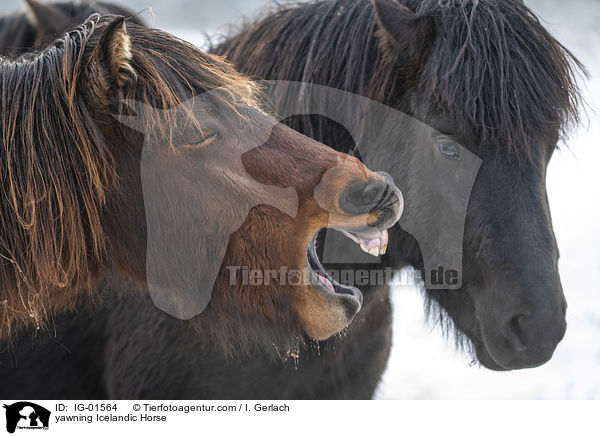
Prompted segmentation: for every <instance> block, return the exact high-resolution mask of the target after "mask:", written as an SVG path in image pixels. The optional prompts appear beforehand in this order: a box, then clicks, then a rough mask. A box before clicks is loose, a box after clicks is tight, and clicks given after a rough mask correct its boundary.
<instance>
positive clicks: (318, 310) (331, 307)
mask: <svg viewBox="0 0 600 436" xmlns="http://www.w3.org/2000/svg"><path fill="white" fill-rule="evenodd" d="M305 267H306V269H307V271H308V273H309V277H308V279H309V280H308V282H309V284H308V285H307V286H306V288H305V290H306V292H305V293H303V294H304V296H303V298H302V301H301V305H300V310H299V315H300V318H301V321H302V324H303V328H304V330H305V332H306V334H307V335H308V336H309V337H311V338H312V339H316V340H325V339H328V338H330V337H331V336H333V335H335V334H336V333H339V332H340V331H342V330H343V329H344V328H346V327H347V326H348V324H350V323H351V322H352V320H353V319H354V317H355V316H356V314H357V313H358V312H359V311H360V309H361V307H362V303H363V296H362V293H361V292H360V291H359V290H358V289H357V288H355V287H353V286H345V285H342V284H341V283H339V282H337V281H335V280H334V279H333V278H332V277H331V276H330V275H329V274H327V272H326V271H325V268H324V267H323V265H322V264H321V261H320V260H319V258H318V256H317V253H316V249H315V238H313V239H312V241H311V242H310V244H309V246H308V248H307V250H306V265H305Z"/></svg>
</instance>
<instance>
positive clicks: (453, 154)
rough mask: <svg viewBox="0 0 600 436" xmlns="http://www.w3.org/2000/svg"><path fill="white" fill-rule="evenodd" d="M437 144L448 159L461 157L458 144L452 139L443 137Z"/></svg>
mask: <svg viewBox="0 0 600 436" xmlns="http://www.w3.org/2000/svg"><path fill="white" fill-rule="evenodd" d="M436 144H437V148H438V150H439V152H440V153H441V154H442V156H444V157H445V158H446V159H453V160H457V159H459V158H460V153H459V152H458V145H457V144H456V142H454V141H452V140H451V139H449V138H441V139H438V140H437V141H436Z"/></svg>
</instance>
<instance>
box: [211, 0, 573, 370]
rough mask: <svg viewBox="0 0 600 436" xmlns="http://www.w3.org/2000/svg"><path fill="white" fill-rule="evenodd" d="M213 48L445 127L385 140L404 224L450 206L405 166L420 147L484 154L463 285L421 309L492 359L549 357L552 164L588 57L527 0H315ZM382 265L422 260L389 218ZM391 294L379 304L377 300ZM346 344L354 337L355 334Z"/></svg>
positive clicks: (275, 76) (259, 70)
mask: <svg viewBox="0 0 600 436" xmlns="http://www.w3.org/2000/svg"><path fill="white" fill-rule="evenodd" d="M214 51H215V52H217V53H218V54H222V55H225V56H226V57H228V58H229V59H230V60H231V61H232V62H233V63H234V64H235V65H236V66H237V67H238V68H239V69H240V70H241V71H242V72H245V73H247V74H250V75H252V76H256V77H260V78H264V79H268V80H288V81H302V82H310V83H316V84H320V85H326V86H329V87H333V88H339V89H342V90H345V91H349V92H353V93H356V94H360V95H363V96H366V97H368V98H371V99H374V100H376V101H379V102H382V103H385V104H387V105H389V106H392V107H394V108H396V109H399V110H401V111H403V112H404V113H407V114H409V115H411V116H413V117H415V118H417V119H420V120H422V121H423V122H425V123H426V124H428V125H429V126H432V127H433V128H434V129H435V130H436V131H439V132H441V134H440V135H439V136H437V137H433V138H423V137H418V136H414V137H410V136H409V137H406V138H405V139H404V140H403V139H401V138H398V140H397V141H396V142H394V143H392V144H390V147H394V149H393V152H394V154H395V159H394V162H397V164H396V165H397V170H396V171H393V172H391V173H392V176H394V177H395V178H396V180H397V183H398V185H399V186H400V188H401V189H402V190H403V192H404V193H405V195H406V204H407V212H406V214H405V215H404V217H403V219H401V220H400V226H402V224H403V223H404V222H406V220H408V219H409V218H411V214H413V215H412V221H413V222H419V220H420V222H422V223H423V224H422V227H423V230H425V231H427V227H425V226H427V225H428V222H429V219H428V218H429V215H432V214H442V215H443V214H445V213H447V212H446V211H445V210H439V209H437V208H436V205H431V204H428V201H429V200H430V199H428V198H423V196H421V197H419V196H418V188H417V189H416V192H417V194H416V195H414V196H411V191H415V189H414V186H413V184H414V182H415V179H414V177H411V174H414V173H411V172H410V171H407V169H408V165H415V164H416V165H417V166H418V165H419V163H418V162H415V158H414V157H415V153H416V152H417V150H418V148H419V147H422V146H426V145H428V144H429V143H431V144H432V145H433V146H435V145H437V146H438V147H437V148H438V149H439V151H440V153H441V154H442V155H444V156H448V157H456V156H455V155H456V154H457V153H458V151H459V147H458V145H457V143H459V144H462V145H463V146H465V147H467V148H468V150H469V151H470V152H472V153H474V154H476V155H477V156H478V157H479V158H480V159H482V161H483V163H482V166H481V168H480V171H479V174H478V175H477V179H476V181H475V184H474V187H473V191H472V195H471V198H470V203H469V205H468V210H467V217H466V223H465V227H464V243H463V286H462V289H460V290H448V289H427V297H428V298H427V308H428V309H429V311H432V310H433V314H434V317H436V318H438V320H439V321H440V322H441V323H442V324H443V325H444V326H446V327H447V328H448V327H450V326H451V325H453V326H454V327H455V329H456V330H455V331H456V332H457V336H458V338H459V339H461V338H464V337H465V336H466V337H467V338H468V340H469V341H468V342H470V344H472V346H473V348H474V351H475V353H476V355H477V357H478V359H479V362H481V363H482V364H483V365H484V366H486V367H488V368H491V369H496V370H507V369H518V368H527V367H535V366H538V365H541V364H543V363H544V362H546V361H547V360H548V359H550V357H551V356H552V354H553V352H554V350H555V348H556V346H557V344H558V343H559V341H560V340H561V339H562V337H563V335H564V333H565V327H566V322H565V310H566V307H567V305H566V302H565V298H564V296H563V292H562V286H561V283H560V277H559V274H558V266H557V262H558V248H557V245H556V240H555V237H554V233H553V230H552V222H551V217H550V211H549V207H548V199H547V196H546V187H545V177H546V168H547V165H548V162H549V160H550V158H551V156H552V153H553V151H554V149H555V148H556V146H557V142H558V140H559V138H560V136H561V134H563V133H564V132H565V130H566V128H567V127H568V126H569V125H570V124H571V123H572V122H576V121H577V120H578V101H579V92H578V89H577V85H576V82H575V76H576V75H577V73H578V71H582V70H583V67H582V66H581V65H580V63H579V62H578V61H577V60H576V59H575V58H574V57H573V56H572V54H571V53H569V51H568V50H566V49H565V48H564V47H563V46H562V45H561V44H560V43H559V42H557V41H556V40H555V39H554V38H553V37H552V36H551V35H550V34H549V33H548V32H547V31H546V30H545V29H544V27H543V26H542V25H541V24H540V22H539V20H538V19H537V17H536V16H535V15H534V14H533V13H532V12H531V11H530V10H529V9H528V8H527V7H526V6H525V4H524V3H523V2H522V1H520V0H500V1H498V0H493V1H491V0H481V1H468V0H462V1H449V2H440V1H438V0H402V1H397V0H373V1H367V0H332V1H318V2H314V3H308V4H302V5H299V6H294V7H289V8H283V9H279V10H278V11H276V12H274V13H272V14H271V15H269V16H267V17H266V18H264V19H263V20H262V21H260V22H257V23H254V24H251V25H249V26H247V27H245V28H244V29H243V30H241V31H240V32H239V34H237V35H235V36H233V37H230V38H229V39H228V40H226V41H224V42H222V43H221V44H220V45H218V46H217V47H215V48H214ZM274 95H275V96H278V95H279V94H277V92H276V91H275V92H274ZM285 98H286V97H285V96H283V99H285ZM276 103H277V102H276ZM355 110H356V108H355V107H352V106H349V107H347V111H348V112H349V113H352V111H355ZM290 124H291V125H292V126H293V127H294V128H295V129H297V130H299V131H301V132H304V133H305V134H308V135H310V136H313V137H314V138H316V139H318V140H320V141H322V142H324V143H326V144H330V145H331V146H334V147H336V148H337V149H339V150H341V151H345V152H348V151H350V150H353V147H354V143H353V142H352V139H351V138H350V137H349V136H348V134H347V132H346V131H345V130H344V129H343V128H342V127H340V126H339V125H337V124H335V123H333V122H330V121H328V120H327V119H324V118H322V117H315V116H312V117H311V116H304V117H296V118H294V119H292V120H291V123H290ZM388 151H389V150H388ZM386 155H389V153H387V154H386ZM376 168H377V167H376ZM430 230H431V229H430ZM433 230H439V229H433ZM442 231H443V229H442ZM439 249H440V250H443V249H444V247H439ZM385 263H386V264H387V265H390V266H392V267H394V268H399V267H402V266H404V265H412V266H414V267H416V268H418V269H421V270H422V269H423V257H422V255H421V251H420V249H419V241H418V240H415V238H414V237H413V236H411V234H408V233H407V232H406V231H403V229H402V228H400V227H399V228H397V229H396V231H395V232H392V233H390V248H389V251H388V254H387V255H386V256H385ZM371 292H375V291H371ZM376 292H381V290H377V291H376ZM386 293H387V291H386ZM367 301H369V296H368V295H367ZM432 302H435V303H437V304H431V303H432ZM388 304H389V303H388V300H387V298H386V299H384V300H382V301H381V302H380V303H379V306H380V307H379V309H378V310H383V309H382V307H387V306H388ZM439 308H441V310H439ZM446 315H448V316H446ZM389 322H390V321H389V320H388V323H389ZM358 328H360V327H358ZM363 328H364V327H363ZM381 328H387V327H384V326H382V327H381ZM345 341H346V342H348V343H350V342H353V341H354V342H355V343H356V348H359V347H360V346H361V345H359V343H358V341H355V339H354V337H353V336H352V335H351V334H349V335H348V337H347V338H345ZM386 346H388V345H386ZM355 364H356V365H357V366H360V363H359V362H355Z"/></svg>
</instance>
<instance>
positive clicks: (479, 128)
mask: <svg viewBox="0 0 600 436" xmlns="http://www.w3.org/2000/svg"><path fill="white" fill-rule="evenodd" d="M416 16H417V19H418V18H429V19H431V20H433V22H434V23H435V29H436V32H437V34H438V36H437V37H436V38H435V42H434V44H433V46H432V47H431V49H430V56H429V59H428V61H427V63H426V64H425V66H424V69H423V71H422V73H421V79H420V85H419V86H420V90H421V94H422V95H425V96H430V98H431V101H430V104H431V105H432V106H433V105H435V106H436V107H438V108H440V109H442V110H443V111H444V112H445V114H447V115H448V116H449V117H450V119H454V121H455V122H456V123H458V128H459V129H460V130H462V129H464V128H473V129H474V130H475V133H476V134H477V135H478V137H480V138H481V140H482V141H491V142H494V143H496V144H497V145H498V146H500V147H506V151H507V152H509V153H510V154H511V155H512V156H515V157H517V158H518V159H519V160H522V159H524V158H531V147H536V146H538V145H539V143H540V142H541V141H540V133H541V132H546V131H553V130H556V129H559V130H560V132H561V133H562V134H564V133H565V132H566V130H567V129H568V127H569V126H570V125H571V124H573V123H577V122H578V121H579V109H580V100H581V96H580V92H579V89H578V87H577V83H576V78H577V75H578V73H584V74H585V69H584V67H583V66H582V65H581V63H580V62H579V61H578V60H577V59H576V58H575V57H574V56H573V55H572V54H571V52H570V51H569V50H567V49H566V48H565V47H564V46H563V45H562V44H560V43H559V42H558V41H557V40H556V39H555V38H554V37H552V35H550V33H549V32H548V31H547V30H546V29H545V28H544V26H543V25H542V24H541V23H540V21H539V19H538V18H537V17H536V15H535V14H534V13H533V12H532V11H531V10H530V9H529V8H528V7H527V6H525V4H524V2H522V1H498V0H446V1H439V0H424V1H421V2H419V3H418V5H417V7H416Z"/></svg>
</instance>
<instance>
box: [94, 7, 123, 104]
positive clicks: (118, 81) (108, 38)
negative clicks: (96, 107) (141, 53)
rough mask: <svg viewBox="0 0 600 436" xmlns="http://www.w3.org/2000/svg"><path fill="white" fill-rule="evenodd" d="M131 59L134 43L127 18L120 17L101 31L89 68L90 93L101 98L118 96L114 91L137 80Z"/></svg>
mask: <svg viewBox="0 0 600 436" xmlns="http://www.w3.org/2000/svg"><path fill="white" fill-rule="evenodd" d="M131 60H132V54H131V40H130V38H129V34H128V33H127V26H126V25H125V18H124V17H118V18H116V19H114V20H113V21H112V22H110V23H109V24H108V25H107V26H106V28H105V29H104V31H103V32H102V35H101V36H100V38H99V40H98V43H97V45H96V47H94V51H93V52H92V55H91V58H90V60H89V62H88V64H87V66H86V76H87V78H88V79H89V82H90V83H89V89H90V91H91V92H92V93H93V94H94V95H96V96H98V97H111V96H114V95H116V93H115V91H118V90H119V89H121V88H123V87H124V86H125V85H127V83H129V82H130V81H132V80H133V79H134V78H135V71H134V69H133V66H132V64H131ZM111 91H112V94H111Z"/></svg>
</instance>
